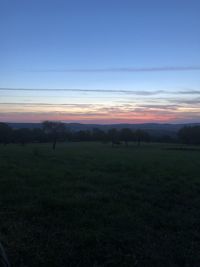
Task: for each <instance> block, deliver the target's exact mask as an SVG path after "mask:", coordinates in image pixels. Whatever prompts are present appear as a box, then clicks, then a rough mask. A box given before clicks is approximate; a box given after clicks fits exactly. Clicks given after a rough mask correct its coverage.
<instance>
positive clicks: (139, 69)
mask: <svg viewBox="0 0 200 267" xmlns="http://www.w3.org/2000/svg"><path fill="white" fill-rule="evenodd" d="M198 70H200V66H161V67H137V68H135V67H120V68H81V69H71V68H64V69H60V68H56V69H55V68H54V69H38V70H30V72H74V73H76V72H77V73H87V72H88V73H93V72H94V73H98V72H99V73H107V72H122V73H123V72H124V73H125V72H162V71H163V72H167V71H198Z"/></svg>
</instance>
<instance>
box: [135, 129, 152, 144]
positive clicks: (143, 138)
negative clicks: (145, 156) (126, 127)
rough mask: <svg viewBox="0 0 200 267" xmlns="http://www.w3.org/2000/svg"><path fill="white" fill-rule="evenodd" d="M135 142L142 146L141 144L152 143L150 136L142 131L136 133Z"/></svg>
mask: <svg viewBox="0 0 200 267" xmlns="http://www.w3.org/2000/svg"><path fill="white" fill-rule="evenodd" d="M134 135H135V140H136V141H137V145H138V146H140V145H141V142H149V141H150V135H149V134H148V133H147V132H146V131H144V130H141V129H138V130H136V131H135V133H134Z"/></svg>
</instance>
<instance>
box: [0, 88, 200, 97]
mask: <svg viewBox="0 0 200 267" xmlns="http://www.w3.org/2000/svg"><path fill="white" fill-rule="evenodd" d="M0 91H26V92H40V91H41V92H83V93H122V94H132V95H139V96H140V95H141V96H151V95H158V94H166V95H200V90H193V89H186V90H178V91H171V90H151V91H150V90H126V89H125V90H117V89H81V88H3V87H2V88H0Z"/></svg>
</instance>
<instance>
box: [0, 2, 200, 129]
mask: <svg viewBox="0 0 200 267" xmlns="http://www.w3.org/2000/svg"><path fill="white" fill-rule="evenodd" d="M199 10H200V1H199V0H168V1H165V0H84V1H83V0H73V1H72V0H71V1H68V0H28V1H27V0H0V37H1V38H0V121H4V122H40V121H43V120H59V121H64V122H82V123H101V124H109V123H146V122H148V123H149V122H158V123H192V122H200V17H199Z"/></svg>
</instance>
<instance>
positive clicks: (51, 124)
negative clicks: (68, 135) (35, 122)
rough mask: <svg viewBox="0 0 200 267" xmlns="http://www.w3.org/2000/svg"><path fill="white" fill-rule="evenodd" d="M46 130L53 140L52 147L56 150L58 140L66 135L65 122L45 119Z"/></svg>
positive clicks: (44, 126) (44, 127)
mask: <svg viewBox="0 0 200 267" xmlns="http://www.w3.org/2000/svg"><path fill="white" fill-rule="evenodd" d="M42 126H43V129H44V132H45V133H47V134H49V136H50V137H51V139H52V141H53V145H52V148H53V150H55V148H56V143H57V140H58V139H59V138H60V137H63V136H64V133H65V124H64V123H62V122H56V121H44V122H43V123H42Z"/></svg>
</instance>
